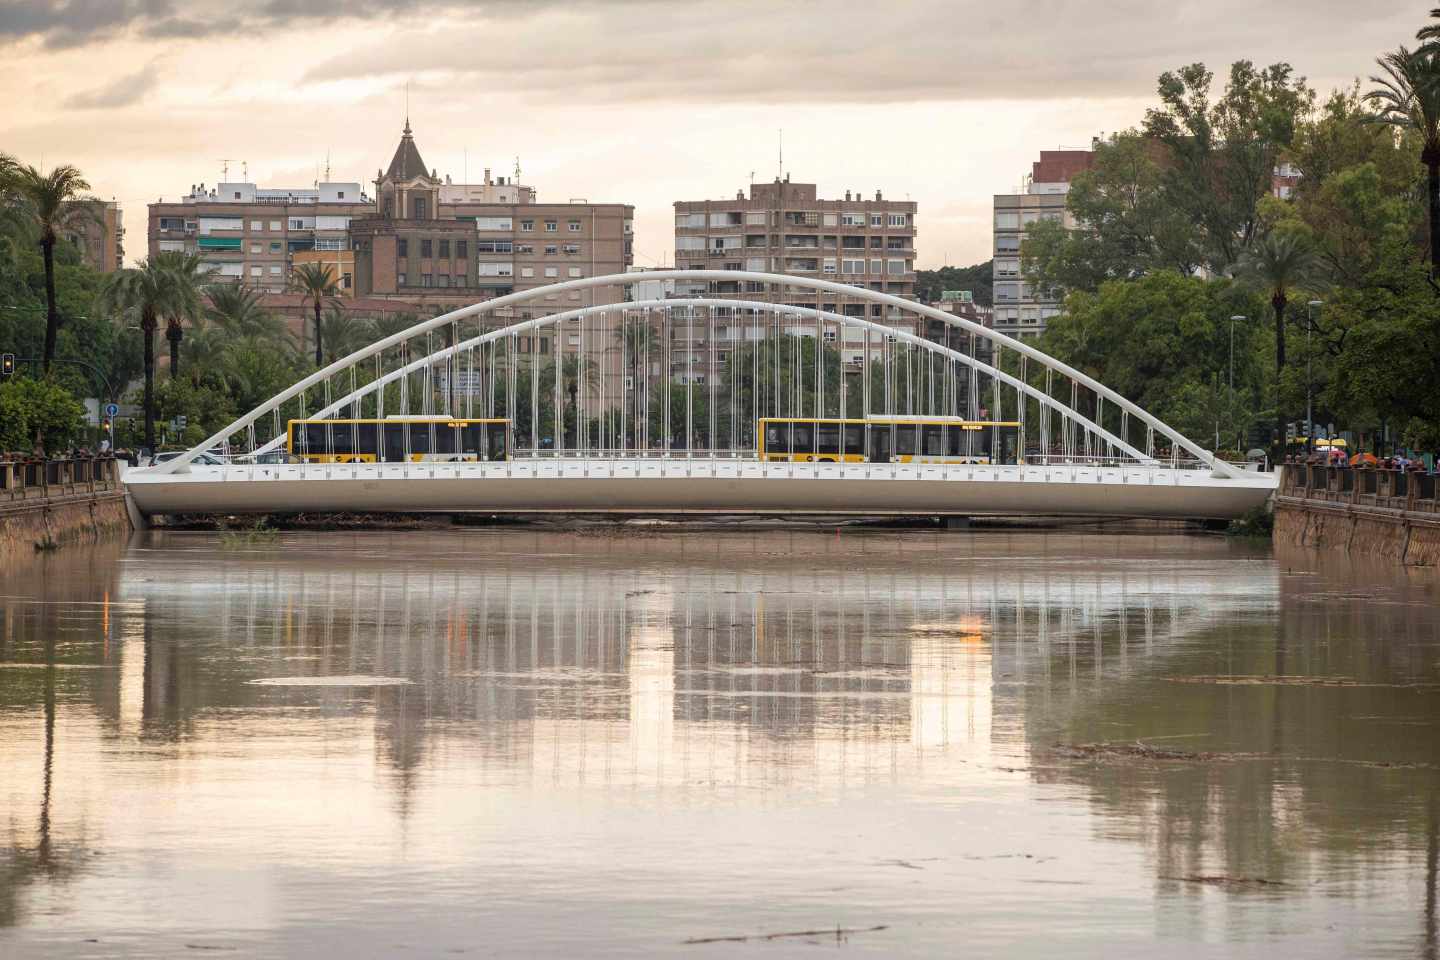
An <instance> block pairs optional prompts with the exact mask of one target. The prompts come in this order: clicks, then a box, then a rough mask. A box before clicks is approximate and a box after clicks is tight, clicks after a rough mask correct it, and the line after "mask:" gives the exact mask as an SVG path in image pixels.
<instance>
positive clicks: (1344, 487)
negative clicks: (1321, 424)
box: [1279, 464, 1440, 514]
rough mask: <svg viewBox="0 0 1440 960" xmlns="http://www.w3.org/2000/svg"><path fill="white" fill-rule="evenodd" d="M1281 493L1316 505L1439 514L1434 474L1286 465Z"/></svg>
mask: <svg viewBox="0 0 1440 960" xmlns="http://www.w3.org/2000/svg"><path fill="white" fill-rule="evenodd" d="M1279 490H1280V495H1281V496H1287V497H1295V498H1298V499H1303V500H1310V501H1313V502H1316V503H1331V504H1348V505H1351V506H1356V507H1377V508H1380V509H1384V510H1405V511H1412V512H1417V513H1424V514H1440V482H1437V477H1436V475H1435V474H1431V473H1420V472H1416V471H1408V470H1384V469H1374V468H1359V469H1356V468H1353V467H1332V466H1327V465H1323V464H1286V465H1285V466H1284V467H1283V472H1282V474H1281V480H1280V488H1279Z"/></svg>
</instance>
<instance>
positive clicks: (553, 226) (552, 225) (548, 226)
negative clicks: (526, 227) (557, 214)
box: [545, 220, 560, 233]
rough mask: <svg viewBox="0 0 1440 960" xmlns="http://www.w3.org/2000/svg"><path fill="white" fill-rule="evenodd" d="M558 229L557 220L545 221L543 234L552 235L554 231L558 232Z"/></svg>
mask: <svg viewBox="0 0 1440 960" xmlns="http://www.w3.org/2000/svg"><path fill="white" fill-rule="evenodd" d="M559 229H560V224H559V221H557V220H546V221H545V232H546V233H554V232H555V231H557V230H559Z"/></svg>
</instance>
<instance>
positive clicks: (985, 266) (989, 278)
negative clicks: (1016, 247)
mask: <svg viewBox="0 0 1440 960" xmlns="http://www.w3.org/2000/svg"><path fill="white" fill-rule="evenodd" d="M994 278H995V261H994V260H986V261H985V262H984V263H977V264H975V265H974V266H971V267H941V268H939V269H938V270H917V271H915V296H916V298H917V299H919V300H920V301H922V302H925V303H932V302H934V301H936V300H939V299H940V295H941V294H942V293H944V292H945V291H946V290H969V291H970V292H971V293H972V294H974V296H975V302H976V303H978V304H979V305H980V306H982V307H988V306H990V305H991V304H992V303H993V302H994V299H995V297H994Z"/></svg>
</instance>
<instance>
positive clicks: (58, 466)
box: [0, 457, 120, 502]
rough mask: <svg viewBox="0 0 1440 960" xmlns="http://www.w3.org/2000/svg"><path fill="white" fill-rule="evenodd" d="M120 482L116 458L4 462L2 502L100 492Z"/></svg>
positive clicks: (0, 480)
mask: <svg viewBox="0 0 1440 960" xmlns="http://www.w3.org/2000/svg"><path fill="white" fill-rule="evenodd" d="M119 479H120V472H119V469H118V468H117V467H116V462H115V459H114V458H113V457H73V458H63V459H46V460H40V459H29V458H27V459H23V460H21V459H14V460H0V502H17V501H23V500H35V499H41V498H45V497H55V496H65V495H68V494H81V493H98V492H102V491H105V490H112V489H115V487H116V484H117V482H118V481H119Z"/></svg>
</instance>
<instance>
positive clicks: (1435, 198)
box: [1365, 40, 1440, 277]
mask: <svg viewBox="0 0 1440 960" xmlns="http://www.w3.org/2000/svg"><path fill="white" fill-rule="evenodd" d="M1376 62H1377V63H1379V65H1380V69H1381V70H1382V71H1383V75H1382V76H1374V77H1371V78H1370V82H1371V83H1374V84H1377V86H1376V88H1375V89H1374V90H1371V91H1370V92H1369V93H1367V94H1366V95H1365V99H1366V100H1367V101H1368V102H1370V103H1371V104H1373V105H1374V106H1375V108H1376V111H1377V112H1376V120H1377V121H1379V122H1381V123H1386V124H1389V125H1391V126H1394V127H1399V128H1400V129H1402V130H1413V131H1414V132H1415V133H1416V134H1417V135H1418V137H1419V139H1420V162H1421V163H1423V164H1424V165H1425V176H1426V179H1425V197H1426V201H1427V205H1428V209H1429V216H1428V219H1429V224H1430V272H1431V275H1432V277H1433V276H1435V275H1436V274H1437V273H1440V47H1437V46H1436V44H1435V41H1433V40H1432V41H1430V42H1428V43H1427V44H1426V45H1425V46H1422V47H1421V48H1420V49H1419V50H1409V49H1407V48H1405V47H1404V46H1401V47H1400V48H1398V49H1397V50H1395V51H1394V52H1392V53H1387V54H1385V55H1384V56H1383V57H1381V58H1380V59H1379V60H1378V61H1376Z"/></svg>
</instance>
